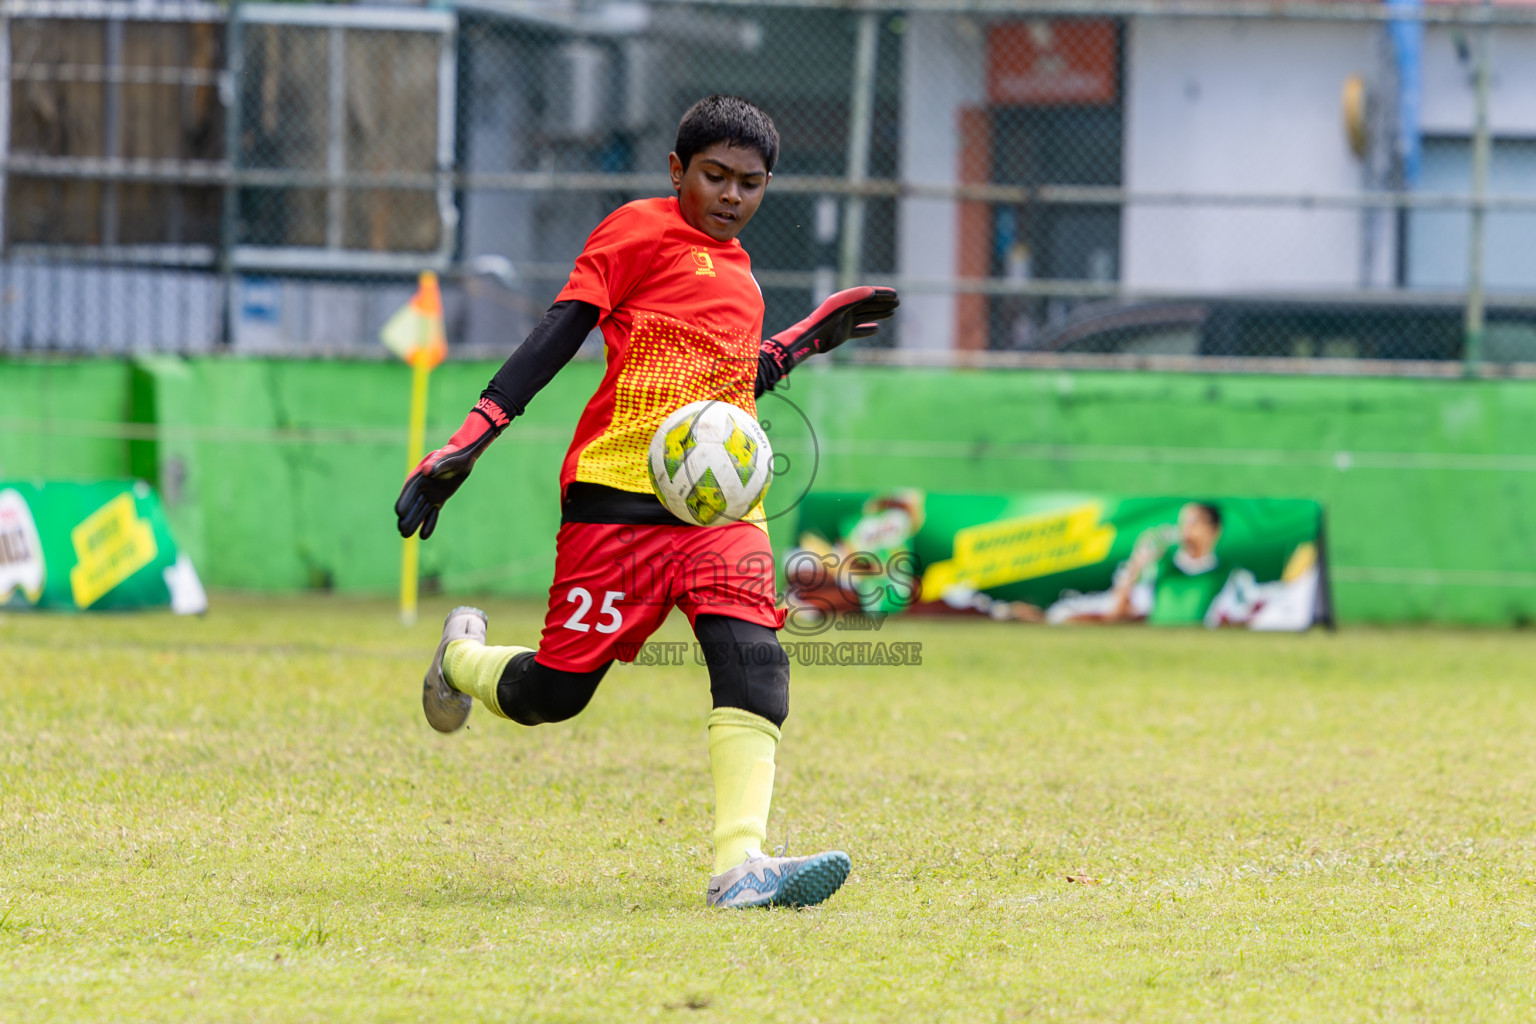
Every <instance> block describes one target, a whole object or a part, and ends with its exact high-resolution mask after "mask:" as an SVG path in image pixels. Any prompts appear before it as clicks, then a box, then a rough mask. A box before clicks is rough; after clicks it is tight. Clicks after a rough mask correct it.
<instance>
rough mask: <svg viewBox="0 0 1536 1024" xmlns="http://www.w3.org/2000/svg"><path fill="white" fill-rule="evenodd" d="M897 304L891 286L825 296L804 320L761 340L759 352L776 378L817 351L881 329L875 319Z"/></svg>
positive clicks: (851, 289)
mask: <svg viewBox="0 0 1536 1024" xmlns="http://www.w3.org/2000/svg"><path fill="white" fill-rule="evenodd" d="M898 305H900V300H898V299H897V298H896V289H894V288H871V287H869V286H867V285H865V286H863V287H860V288H845V289H844V290H842V291H840V292H837V293H835V294H833V295H830V296H828V297H827V299H826V301H825V302H823V303H822V304H821V305H819V306H817V307H816V311H815V312H814V313H812V314H811V315H810V316H808V317H806V318H805V319H804V320H801V321H800V322H799V323H797V324H795V325H794V326H793V327H790V328H788V329H787V330H783V331H780V332H779V333H778V334H775V335H774V336H773V337H771V338H768V339H767V340H766V341H764V342H763V344H762V348H761V353H762V355H763V356H765V357H767V360H768V361H769V362H770V363H772V364H773V366H774V368H775V369H776V370H777V373H776V374H774V380H778V379H779V378H781V377H783V376H784V375H785V374H786V373H788V372H789V371H790V370H793V369H794V368H795V367H797V366H799V365H800V364H801V363H803V362H805V360H806V359H808V358H809V357H811V356H813V355H815V354H816V353H818V352H830V351H831V350H832V349H834V348H837V346H839V345H841V344H842V343H843V342H845V341H847V340H848V339H849V338H867V337H869V336H870V335H871V334H874V333H875V332H876V331H877V330H879V329H880V325H879V324H878V323H876V322H875V321H877V320H884V319H886V318H887V317H889V316H890V315H891V314H892V313H894V312H896V307H897V306H898ZM770 384H771V382H770Z"/></svg>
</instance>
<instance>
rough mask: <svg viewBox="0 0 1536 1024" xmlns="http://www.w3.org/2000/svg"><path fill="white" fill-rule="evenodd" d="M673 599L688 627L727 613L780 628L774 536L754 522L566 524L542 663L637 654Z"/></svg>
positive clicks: (588, 666)
mask: <svg viewBox="0 0 1536 1024" xmlns="http://www.w3.org/2000/svg"><path fill="white" fill-rule="evenodd" d="M673 605H676V606H677V607H679V608H681V609H682V610H683V612H684V613H685V614H686V615H687V616H688V623H689V625H692V624H693V620H694V619H695V618H696V617H697V616H699V615H729V616H730V617H731V618H734V619H741V620H743V621H745V622H755V623H757V624H758V625H760V626H767V627H768V628H770V629H779V628H780V627H782V626H783V625H784V610H783V609H781V608H779V607H778V606H777V595H776V593H775V590H774V577H773V549H772V547H770V546H769V544H768V534H767V533H766V532H765V531H764V530H763V528H762V527H760V526H756V525H754V524H752V523H732V524H730V525H729V526H712V527H699V526H684V525H682V524H678V525H677V526H631V525H627V524H619V523H563V524H561V526H560V533H559V535H558V536H557V537H556V540H555V582H554V584H553V585H552V586H551V587H550V588H549V613H548V614H547V615H546V616H545V618H544V636H543V638H542V639H541V640H540V641H539V654H538V661H539V664H541V665H548V666H549V667H550V668H557V669H562V670H564V671H567V672H589V671H591V670H592V669H594V668H597V667H598V666H599V665H601V664H603V663H604V662H607V661H611V660H612V659H614V658H617V659H619V660H620V661H633V660H634V658H635V653H636V651H637V650H638V649H639V647H640V645H641V644H643V643H644V642H645V640H646V638H648V637H649V636H650V635H651V634H652V633H654V632H655V631H656V629H657V627H658V626H660V625H661V623H662V621H663V620H664V619H665V618H666V617H667V613H668V612H669V611H671V610H672V606H673Z"/></svg>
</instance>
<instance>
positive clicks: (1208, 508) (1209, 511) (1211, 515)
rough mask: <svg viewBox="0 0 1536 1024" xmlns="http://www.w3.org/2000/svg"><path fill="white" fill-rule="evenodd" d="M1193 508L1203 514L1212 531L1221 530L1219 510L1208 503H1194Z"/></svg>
mask: <svg viewBox="0 0 1536 1024" xmlns="http://www.w3.org/2000/svg"><path fill="white" fill-rule="evenodd" d="M1194 506H1195V508H1197V509H1199V510H1200V511H1201V512H1204V513H1205V521H1206V522H1208V523H1210V524H1211V526H1212V528H1213V529H1217V530H1219V529H1221V509H1219V508H1217V507H1216V506H1215V505H1213V504H1211V503H1210V502H1209V501H1197V502H1194Z"/></svg>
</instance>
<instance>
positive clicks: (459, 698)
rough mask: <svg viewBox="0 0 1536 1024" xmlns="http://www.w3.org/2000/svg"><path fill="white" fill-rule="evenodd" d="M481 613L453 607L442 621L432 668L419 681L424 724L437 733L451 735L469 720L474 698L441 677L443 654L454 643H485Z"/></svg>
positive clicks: (475, 610)
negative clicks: (426, 723)
mask: <svg viewBox="0 0 1536 1024" xmlns="http://www.w3.org/2000/svg"><path fill="white" fill-rule="evenodd" d="M485 622H486V619H485V612H483V611H481V610H480V609H479V608H469V607H463V608H455V609H454V610H453V611H451V612H449V613H448V618H447V619H445V620H444V621H443V639H442V642H441V643H439V644H438V645H437V653H436V654H434V655H433V656H432V667H431V668H429V669H427V677H426V678H425V679H423V680H422V681H421V709H422V710H423V711H425V712H426V713H427V722H428V723H429V724H430V725H431V726H432V728H434V729H436V730H437V731H438V732H453V731H454V730H456V729H458V728H460V727H462V726H463V725H464V722H465V720H466V719H468V718H469V709H470V708H472V707H474V706H475V699H474V698H473V697H471V696H470V695H469V694H467V693H461V692H459V691H458V690H455V689H454V688H453V684H452V683H450V682H448V677H447V676H445V675H443V655H444V654H445V653H446V652H447V650H448V645H449V644H450V643H452V642H453V641H455V640H473V641H475V642H476V643H481V644H483V643H485Z"/></svg>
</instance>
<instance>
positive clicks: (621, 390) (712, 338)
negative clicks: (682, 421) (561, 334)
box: [555, 198, 763, 493]
mask: <svg viewBox="0 0 1536 1024" xmlns="http://www.w3.org/2000/svg"><path fill="white" fill-rule="evenodd" d="M566 300H578V301H581V302H587V303H591V304H592V305H594V306H596V307H597V308H598V309H599V310H600V311H601V319H600V320H599V321H598V327H599V329H600V330H601V331H602V332H603V341H604V347H605V349H606V354H607V360H608V369H607V372H606V373H605V374H604V375H603V382H602V384H601V385H599V387H598V389H597V393H596V394H594V395H593V396H592V400H591V401H589V402H588V403H587V407H586V410H585V411H583V412H582V414H581V419H580V421H579V422H578V423H577V425H576V437H575V439H574V440H573V441H572V442H571V447H570V450H569V451H568V452H567V453H566V456H565V463H564V465H563V466H561V469H560V490H561V493H564V491H565V489H566V488H567V487H568V486H569V485H570V484H571V483H572V482H574V481H578V480H579V481H583V482H586V483H594V484H602V485H604V486H607V487H615V488H618V489H620V490H625V491H639V492H644V493H650V490H651V484H650V479H649V478H648V476H647V475H646V468H645V464H646V453H647V450H648V448H649V447H650V443H651V437H652V435H654V434H655V433H656V428H657V427H659V426H660V425H661V421H662V420H663V419H665V418H666V417H667V415H668V414H669V413H671V412H672V411H673V410H675V409H679V408H681V407H682V406H685V405H687V404H688V403H689V402H697V401H701V400H704V399H716V400H719V401H724V402H730V403H731V404H732V405H736V406H740V407H741V408H743V409H745V410H746V411H747V412H749V413H751V414H752V415H754V416H755V415H757V408H756V402H755V400H754V397H753V393H752V392H753V385H754V383H755V382H756V380H757V353H758V346H759V344H760V339H761V338H762V334H763V293H762V292H761V291H760V290H759V289H758V286H757V281H756V280H754V279H753V277H752V261H751V260H750V259H749V258H748V256H747V253H746V250H744V249H743V248H742V247H741V243H740V242H738V241H736V240H735V239H732V240H731V241H729V242H717V241H715V240H714V239H713V238H711V237H709V236H708V235H706V234H705V233H704V232H702V231H699V230H697V229H695V228H693V227H690V226H689V225H688V223H687V222H686V221H685V220H683V216H682V213H681V212H680V211H679V209H678V205H677V200H676V199H675V198H662V199H641V200H638V201H636V202H633V203H627V204H625V205H624V206H621V207H619V208H618V209H617V210H615V211H614V212H613V213H612V214H610V215H609V216H608V217H607V218H606V219H605V220H604V221H603V222H602V223H601V224H599V225H598V226H597V229H596V230H595V231H593V232H592V234H591V236H590V237H589V238H588V239H587V245H586V248H585V249H583V250H582V253H581V256H580V257H578V258H577V260H576V267H575V269H574V270H573V271H572V272H571V279H570V281H569V282H568V283H567V284H566V286H565V289H564V290H563V291H562V292H561V293H560V295H559V297H558V298H557V299H556V300H555V301H557V302H562V301H566Z"/></svg>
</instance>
